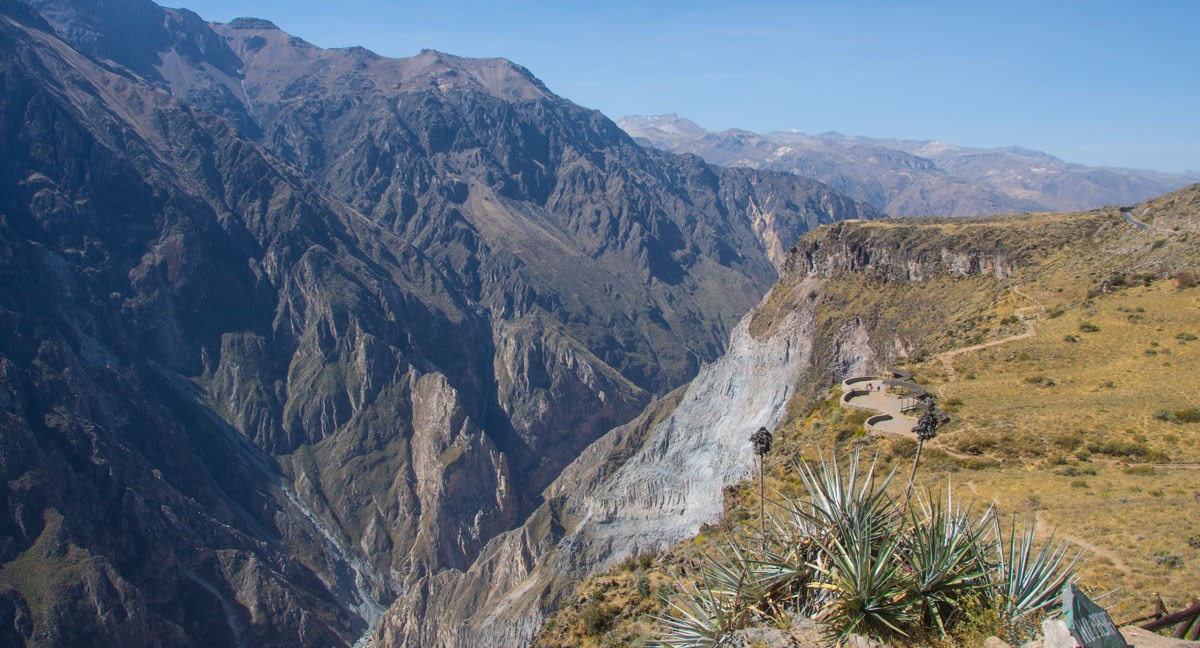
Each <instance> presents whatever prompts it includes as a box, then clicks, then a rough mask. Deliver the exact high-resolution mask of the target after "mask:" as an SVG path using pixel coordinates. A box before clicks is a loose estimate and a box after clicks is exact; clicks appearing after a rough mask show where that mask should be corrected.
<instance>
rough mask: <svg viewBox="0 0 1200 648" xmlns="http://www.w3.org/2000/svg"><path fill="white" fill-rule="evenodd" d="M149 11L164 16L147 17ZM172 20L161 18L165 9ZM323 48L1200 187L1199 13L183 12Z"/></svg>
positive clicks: (580, 7)
mask: <svg viewBox="0 0 1200 648" xmlns="http://www.w3.org/2000/svg"><path fill="white" fill-rule="evenodd" d="M160 1H161V0H160ZM167 4H174V3H171V2H168V3H167ZM184 6H186V7H187V8H189V9H192V10H193V11H196V12H197V13H199V14H200V15H201V16H203V17H204V18H206V19H208V20H216V21H220V22H227V21H229V20H230V19H232V18H234V17H237V16H246V15H250V16H255V17H259V18H267V19H270V20H272V21H274V22H275V23H276V24H278V25H279V26H280V27H281V28H283V29H284V30H286V31H288V32H291V33H292V34H294V35H296V36H300V37H301V38H304V39H305V40H308V41H310V42H312V43H314V44H316V45H320V46H322V47H343V46H348V45H362V46H364V47H367V48H369V49H372V50H374V51H376V52H378V53H380V54H384V55H387V56H410V55H412V54H415V53H417V52H418V51H420V50H421V49H423V48H433V49H437V50H441V51H445V52H450V53H453V54H459V55H463V56H502V57H505V58H508V59H511V60H513V61H515V62H517V63H520V64H521V65H524V66H525V67H527V68H529V69H530V70H531V71H532V72H533V73H534V74H535V75H537V76H538V77H539V78H541V79H542V80H543V81H544V82H545V83H546V85H547V86H549V87H550V89H551V90H553V91H554V92H556V93H558V94H560V95H562V96H564V97H566V98H568V99H570V100H572V101H574V102H576V103H578V104H581V105H584V106H588V107H591V108H598V109H600V110H602V111H603V112H604V113H605V114H607V115H608V116H610V117H613V118H614V119H615V118H618V117H621V116H623V115H627V114H642V115H650V114H659V113H667V112H677V113H679V114H680V115H682V116H685V117H689V118H691V119H694V120H695V121H697V122H699V123H700V124H701V125H702V126H705V127H707V128H712V129H724V128H732V127H738V128H746V129H749V130H755V131H768V130H778V129H786V128H798V129H800V130H803V131H805V132H809V133H820V132H824V131H830V130H836V131H840V132H843V133H848V134H855V135H869V136H875V137H899V138H909V139H940V140H943V141H947V142H952V143H955V144H966V145H976V146H1006V145H1010V144H1016V145H1020V146H1025V147H1028V148H1034V149H1039V150H1044V151H1047V152H1049V153H1052V154H1054V155H1057V156H1059V157H1061V158H1063V159H1065V160H1068V161H1072V162H1082V163H1085V164H1095V165H1107V166H1127V167H1136V168H1150V169H1159V170H1163V171H1183V170H1185V169H1192V170H1196V171H1200V122H1198V120H1197V116H1198V115H1200V38H1197V36H1196V33H1197V29H1198V27H1200V2H1194V1H1192V0H1175V1H1161V0H1140V1H1135V0H1128V1H1125V2H1107V1H1089V2H1083V1H1079V2H1073V1H1072V2H1067V1H1063V2H1057V1H1054V0H1042V1H1041V2H1025V1H1023V0H1013V1H1008V2H990V1H979V2H976V1H973V0H970V1H961V0H960V1H959V2H933V1H930V2H906V3H899V2H882V1H879V2H855V1H846V2H835V1H831V0H829V1H793V2H764V1H757V0H747V1H744V2H737V3H735V2H709V1H705V0H689V1H687V2H683V1H675V0H662V1H659V2H653V1H652V0H643V1H642V2H631V1H626V0H614V1H609V2H597V1H592V2H580V1H577V0H559V1H558V2H534V1H521V2H505V3H501V2H492V3H484V2H469V1H466V0H441V1H440V2H436V3H434V2H423V3H409V2H398V1H393V2H386V1H383V0H363V1H354V0H345V1H342V2H328V1H325V2H314V1H311V0H287V1H283V0H237V1H233V0H191V1H190V2H188V3H187V4H185V5H184Z"/></svg>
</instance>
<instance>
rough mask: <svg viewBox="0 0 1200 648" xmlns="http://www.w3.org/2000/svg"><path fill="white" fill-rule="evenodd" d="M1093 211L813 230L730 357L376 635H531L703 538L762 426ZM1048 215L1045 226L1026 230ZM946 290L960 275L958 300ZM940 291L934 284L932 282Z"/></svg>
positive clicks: (903, 350)
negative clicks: (638, 559)
mask: <svg viewBox="0 0 1200 648" xmlns="http://www.w3.org/2000/svg"><path fill="white" fill-rule="evenodd" d="M1096 224H1097V222H1096V221H1095V220H1093V219H1089V218H1065V219H1063V218H1059V219H1048V218H1044V217H1041V218H1039V217H1038V216H1036V215H1034V216H1026V217H1020V218H1016V219H1013V218H1008V219H962V220H957V221H953V222H947V221H939V220H935V219H906V220H887V221H877V222H844V223H837V224H833V225H830V226H827V227H823V228H820V229H819V230H817V231H814V232H811V233H809V234H806V235H805V236H803V237H802V238H801V239H800V241H799V242H797V244H796V245H795V246H794V247H793V248H792V250H791V251H790V253H789V254H788V256H787V258H786V260H785V263H784V274H783V276H782V277H781V279H780V281H779V282H778V283H777V284H776V285H775V287H774V288H773V289H772V291H771V292H770V294H768V295H767V297H766V298H765V299H764V300H763V301H762V302H761V303H760V304H759V305H758V306H757V307H756V308H755V309H754V310H753V311H752V312H751V313H750V314H748V315H747V316H746V317H745V318H744V319H743V321H742V322H741V323H740V324H739V325H738V326H737V327H735V329H734V331H733V333H732V335H731V339H730V343H729V346H728V350H727V351H726V353H725V355H724V356H722V357H721V358H720V359H719V360H717V361H716V362H714V363H712V364H708V365H706V366H704V367H703V368H702V369H701V370H700V372H699V374H698V375H697V377H696V378H695V379H694V380H693V381H692V382H691V383H689V384H688V385H687V386H686V387H683V388H680V389H678V390H676V391H675V392H672V393H671V394H669V395H668V396H666V397H664V398H662V399H659V400H658V401H655V402H654V403H652V404H651V405H650V406H649V407H648V408H647V409H646V410H645V411H644V412H643V413H642V414H641V415H640V416H639V417H638V418H637V419H636V420H635V421H633V422H631V423H629V424H626V425H624V426H621V427H618V428H616V429H614V430H612V431H611V432H609V433H608V434H606V435H605V436H604V437H602V438H601V439H600V440H598V441H596V442H595V443H593V444H592V445H591V446H590V447H588V448H587V449H586V450H585V451H584V452H583V453H582V454H581V455H580V456H579V457H578V459H576V460H575V461H574V462H573V463H572V464H571V465H570V466H568V467H567V468H566V469H565V470H564V471H563V472H562V474H561V475H560V476H559V478H558V479H557V480H555V481H554V482H553V483H552V484H550V486H549V487H548V488H546V490H545V491H543V492H542V499H543V504H542V505H541V507H539V509H538V510H537V511H536V512H535V513H534V514H533V515H531V516H530V518H529V519H528V520H527V521H526V522H525V524H523V525H522V526H521V527H520V528H518V529H514V530H513V531H510V532H508V533H505V534H502V535H500V536H498V537H497V538H495V539H494V540H492V541H491V542H490V543H489V544H488V545H487V546H486V547H485V548H484V549H483V550H482V552H481V553H480V557H479V559H478V560H476V561H475V563H474V564H473V565H472V566H471V568H470V569H468V570H465V571H458V570H447V571H445V572H442V573H439V574H437V575H436V576H434V577H431V578H429V579H426V580H424V581H422V582H421V583H420V584H419V585H418V586H417V587H414V588H413V589H411V590H410V591H409V592H407V593H406V594H404V595H403V596H401V597H400V598H399V599H397V602H396V603H395V604H394V605H393V606H392V608H391V610H390V611H389V612H388V614H387V616H386V618H385V620H384V623H383V624H382V626H381V627H380V630H379V632H378V633H377V634H376V635H375V645H379V646H391V645H408V646H417V645H421V646H469V645H473V644H477V643H479V642H486V643H489V644H491V645H513V646H519V645H524V644H526V643H527V642H528V641H529V640H530V639H531V637H532V636H533V633H535V632H536V629H537V627H538V624H539V622H540V620H542V619H543V618H544V616H545V615H546V614H547V613H548V612H549V611H552V610H553V609H554V608H555V606H556V605H557V604H558V603H559V602H560V601H561V600H562V599H563V598H564V597H565V596H567V595H568V594H569V593H570V592H571V590H572V588H573V586H574V585H575V584H576V583H577V582H578V581H579V580H580V579H582V578H583V577H585V576H587V575H589V574H591V573H593V572H595V571H598V570H603V569H604V568H606V567H608V566H611V565H612V564H614V563H616V562H619V561H621V560H623V559H625V558H628V557H630V556H632V555H636V554H637V553H639V552H642V551H647V550H651V549H660V548H663V547H665V546H669V545H671V544H674V543H677V542H679V541H682V540H684V539H686V538H688V537H690V536H693V535H695V534H696V533H697V532H698V531H699V529H700V527H701V526H702V525H703V524H706V523H712V522H715V521H717V520H718V519H719V518H720V516H721V514H722V512H723V504H724V502H723V492H724V488H725V487H726V486H728V485H730V484H733V483H736V482H738V481H740V480H742V479H744V478H746V477H747V476H749V473H750V472H751V470H752V468H753V465H754V464H753V456H752V454H751V444H750V442H749V437H750V435H751V434H752V433H753V432H754V431H755V430H757V429H758V427H760V426H766V427H768V428H772V427H774V426H775V425H776V424H777V423H778V422H779V421H780V420H781V419H782V417H784V416H785V413H786V410H787V406H788V404H789V403H793V402H794V403H795V404H797V405H800V406H802V405H803V404H805V403H807V402H808V401H809V400H810V399H812V398H813V397H816V396H818V395H820V394H822V393H823V392H824V391H825V390H826V389H827V388H828V386H829V385H830V384H834V383H836V382H838V381H840V380H842V379H844V378H846V377H848V376H851V375H855V374H861V373H866V372H872V371H879V370H881V369H883V368H884V367H886V366H889V365H890V364H891V363H893V362H894V361H896V360H897V359H899V358H902V357H905V356H908V355H910V354H912V353H913V352H914V351H915V350H916V349H918V348H919V347H921V346H922V345H923V344H925V343H927V342H928V341H929V339H930V338H931V337H932V336H933V335H934V334H936V333H937V332H940V331H941V330H943V328H944V327H943V326H942V324H943V323H944V322H946V321H948V320H950V319H952V318H953V317H955V316H956V313H957V312H958V311H957V309H959V308H963V309H966V310H968V311H972V312H974V311H973V310H972V309H974V310H978V309H979V308H980V305H981V304H986V303H990V302H991V300H994V299H995V298H996V297H997V296H998V295H999V294H1000V293H1001V292H1003V290H1004V288H1005V285H1006V284H1007V282H1008V280H1009V279H1010V278H1011V277H1012V276H1013V275H1014V274H1015V273H1019V272H1020V270H1021V269H1022V268H1024V267H1026V266H1027V265H1029V264H1031V263H1032V262H1033V261H1034V260H1035V259H1038V258H1040V257H1041V256H1043V255H1045V254H1047V253H1049V252H1051V251H1053V250H1056V249H1058V248H1059V247H1060V246H1061V245H1064V244H1066V243H1067V242H1070V241H1076V240H1079V239H1080V238H1081V237H1085V236H1088V235H1089V233H1091V232H1093V231H1094V230H1095V228H1096ZM1024 226H1036V229H1037V236H1023V235H1021V234H1020V232H1022V231H1024V230H1023V229H1022V228H1023V227H1024ZM946 285H955V286H957V288H956V290H957V291H958V292H957V293H955V294H956V295H957V294H959V293H961V294H962V295H963V297H962V298H961V299H958V298H957V297H956V298H955V302H956V303H954V304H953V307H951V308H948V307H947V306H946V303H945V302H946V300H947V293H945V292H943V290H944V288H945V286H946ZM931 291H933V292H931Z"/></svg>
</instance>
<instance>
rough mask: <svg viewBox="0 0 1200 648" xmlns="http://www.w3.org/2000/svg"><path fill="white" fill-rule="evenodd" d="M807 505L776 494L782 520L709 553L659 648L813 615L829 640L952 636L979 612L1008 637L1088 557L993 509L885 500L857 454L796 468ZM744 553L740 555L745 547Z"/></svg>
mask: <svg viewBox="0 0 1200 648" xmlns="http://www.w3.org/2000/svg"><path fill="white" fill-rule="evenodd" d="M796 469H797V471H798V472H799V474H800V480H801V483H802V485H803V488H804V491H805V497H803V498H787V497H783V496H780V497H781V501H780V502H779V503H778V504H779V505H778V507H777V508H778V510H779V513H772V514H771V515H770V516H768V517H767V520H769V521H770V526H769V527H764V529H765V531H763V532H762V533H761V534H760V535H759V536H758V537H757V538H755V539H754V540H753V541H748V540H743V541H742V542H741V543H739V541H738V540H737V539H736V538H733V537H729V538H727V540H726V543H725V544H724V545H721V546H720V547H718V550H717V551H716V552H715V553H712V554H710V555H707V556H705V558H704V560H703V563H702V567H701V569H700V570H699V574H698V578H697V584H696V585H695V586H693V587H688V586H684V585H682V584H681V585H680V587H679V590H680V592H682V594H681V596H680V597H679V598H678V599H677V600H675V601H672V602H671V604H670V610H669V612H668V614H667V615H666V616H664V617H662V618H661V619H660V621H661V622H662V623H663V624H664V626H665V627H666V631H665V632H664V634H663V638H662V641H661V645H666V646H702V647H716V646H724V645H728V643H729V642H730V641H732V635H733V632H734V631H735V630H737V629H738V628H741V627H744V626H745V625H746V624H748V623H749V622H750V621H751V620H752V619H753V618H754V617H755V616H760V617H776V618H779V617H781V616H783V614H784V613H785V612H788V611H799V612H804V613H806V614H813V615H814V616H815V618H816V619H817V621H819V622H820V623H822V624H823V626H824V627H825V630H826V632H827V634H828V636H829V638H830V639H831V640H832V641H833V642H836V643H839V644H840V643H845V642H847V641H848V640H849V639H850V637H851V635H854V634H859V635H867V636H869V637H873V638H877V639H883V640H885V641H888V640H897V641H899V642H904V641H909V642H911V641H913V640H916V639H919V638H921V637H924V636H925V634H926V633H928V632H936V633H937V634H939V635H943V636H944V635H947V634H949V633H952V632H953V631H954V628H955V626H956V625H958V624H959V623H960V622H961V621H962V620H963V619H964V618H965V617H966V616H967V615H968V614H970V613H978V612H979V611H980V610H984V611H986V612H987V613H988V614H991V615H994V616H995V617H996V618H998V619H1000V620H1002V621H1003V622H1004V623H1006V624H1008V626H1009V627H1010V628H1012V629H1013V632H1011V633H1010V634H1013V635H1016V634H1019V633H1018V632H1016V629H1017V628H1018V626H1019V625H1021V624H1025V623H1027V622H1028V621H1029V619H1030V616H1031V615H1033V614H1034V613H1035V612H1038V611H1040V610H1044V609H1045V608H1046V607H1047V606H1049V605H1050V604H1051V603H1053V602H1054V601H1055V600H1056V599H1057V596H1058V592H1059V591H1061V589H1062V586H1063V585H1064V584H1065V583H1068V582H1072V581H1073V580H1074V579H1075V577H1076V573H1077V572H1078V570H1079V567H1080V566H1081V564H1082V561H1083V553H1082V552H1075V553H1074V554H1072V550H1071V546H1070V543H1068V542H1066V541H1057V542H1056V541H1055V539H1054V535H1053V534H1051V536H1050V538H1049V540H1048V541H1047V542H1045V543H1040V544H1039V543H1037V542H1036V541H1035V537H1036V535H1037V534H1036V528H1035V525H1033V524H1027V525H1024V526H1022V527H1021V528H1020V529H1019V530H1018V528H1017V524H1016V521H1015V520H1014V522H1013V525H1012V527H1011V529H1010V530H1009V531H1008V533H1004V532H1003V531H1002V530H1001V527H1000V524H999V521H998V520H997V519H996V514H995V510H994V508H993V507H990V506H989V507H988V508H987V509H985V510H984V511H983V513H982V514H980V515H978V516H975V515H973V514H972V512H971V510H970V508H969V507H964V506H962V505H961V504H959V503H958V502H957V501H956V500H955V499H954V491H953V488H952V487H951V485H950V484H949V483H947V486H946V492H945V495H944V497H939V498H935V497H933V496H932V495H930V494H929V493H925V494H923V495H918V496H917V497H916V500H915V501H916V504H915V505H911V500H910V498H909V497H908V494H909V489H907V488H905V489H904V496H903V500H901V499H899V498H897V497H894V496H892V495H890V494H889V493H888V486H889V484H890V483H891V481H892V478H893V477H894V476H895V471H894V470H893V471H892V472H891V473H889V474H888V475H887V476H886V477H884V478H882V479H876V477H875V469H876V463H875V462H872V463H871V465H870V466H868V467H866V468H865V469H864V468H863V466H862V464H861V462H860V460H859V455H858V453H855V454H854V456H852V457H851V458H850V460H849V461H848V462H847V465H846V467H845V468H842V467H841V465H840V464H839V463H838V461H837V458H836V457H835V456H831V457H830V458H829V459H828V460H826V459H825V458H824V457H821V458H820V460H819V461H818V462H810V463H798V464H797V465H796ZM744 547H745V548H744Z"/></svg>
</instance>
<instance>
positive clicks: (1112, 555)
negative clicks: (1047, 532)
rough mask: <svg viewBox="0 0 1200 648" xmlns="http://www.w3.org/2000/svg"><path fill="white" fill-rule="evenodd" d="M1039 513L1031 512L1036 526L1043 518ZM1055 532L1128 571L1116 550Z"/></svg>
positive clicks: (1127, 566)
mask: <svg viewBox="0 0 1200 648" xmlns="http://www.w3.org/2000/svg"><path fill="white" fill-rule="evenodd" d="M1040 513H1041V512H1040V511H1034V512H1033V519H1034V522H1036V523H1037V524H1038V526H1041V525H1042V522H1043V520H1042V519H1041V515H1040ZM1054 528H1055V529H1056V530H1057V527H1054ZM1056 533H1057V535H1058V537H1059V538H1061V539H1063V540H1067V541H1069V542H1070V543H1071V544H1073V545H1075V546H1077V547H1079V548H1081V549H1084V550H1086V551H1090V552H1091V553H1092V555H1095V556H1100V557H1102V558H1105V559H1107V560H1108V561H1109V562H1111V563H1112V564H1113V566H1114V567H1116V568H1117V569H1119V570H1121V571H1123V572H1126V573H1128V572H1129V571H1130V569H1129V565H1126V564H1125V561H1124V560H1121V556H1120V555H1118V554H1117V553H1116V552H1113V551H1110V550H1108V549H1105V548H1104V547H1098V546H1096V545H1094V544H1092V543H1090V542H1088V541H1087V540H1084V539H1082V538H1078V537H1076V536H1072V535H1067V534H1065V533H1058V532H1057V531H1056Z"/></svg>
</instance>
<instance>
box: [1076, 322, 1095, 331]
mask: <svg viewBox="0 0 1200 648" xmlns="http://www.w3.org/2000/svg"><path fill="white" fill-rule="evenodd" d="M1079 330H1080V331H1083V332H1084V333H1097V332H1099V331H1100V327H1099V326H1096V325H1095V324H1093V323H1091V322H1080V323H1079Z"/></svg>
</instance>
